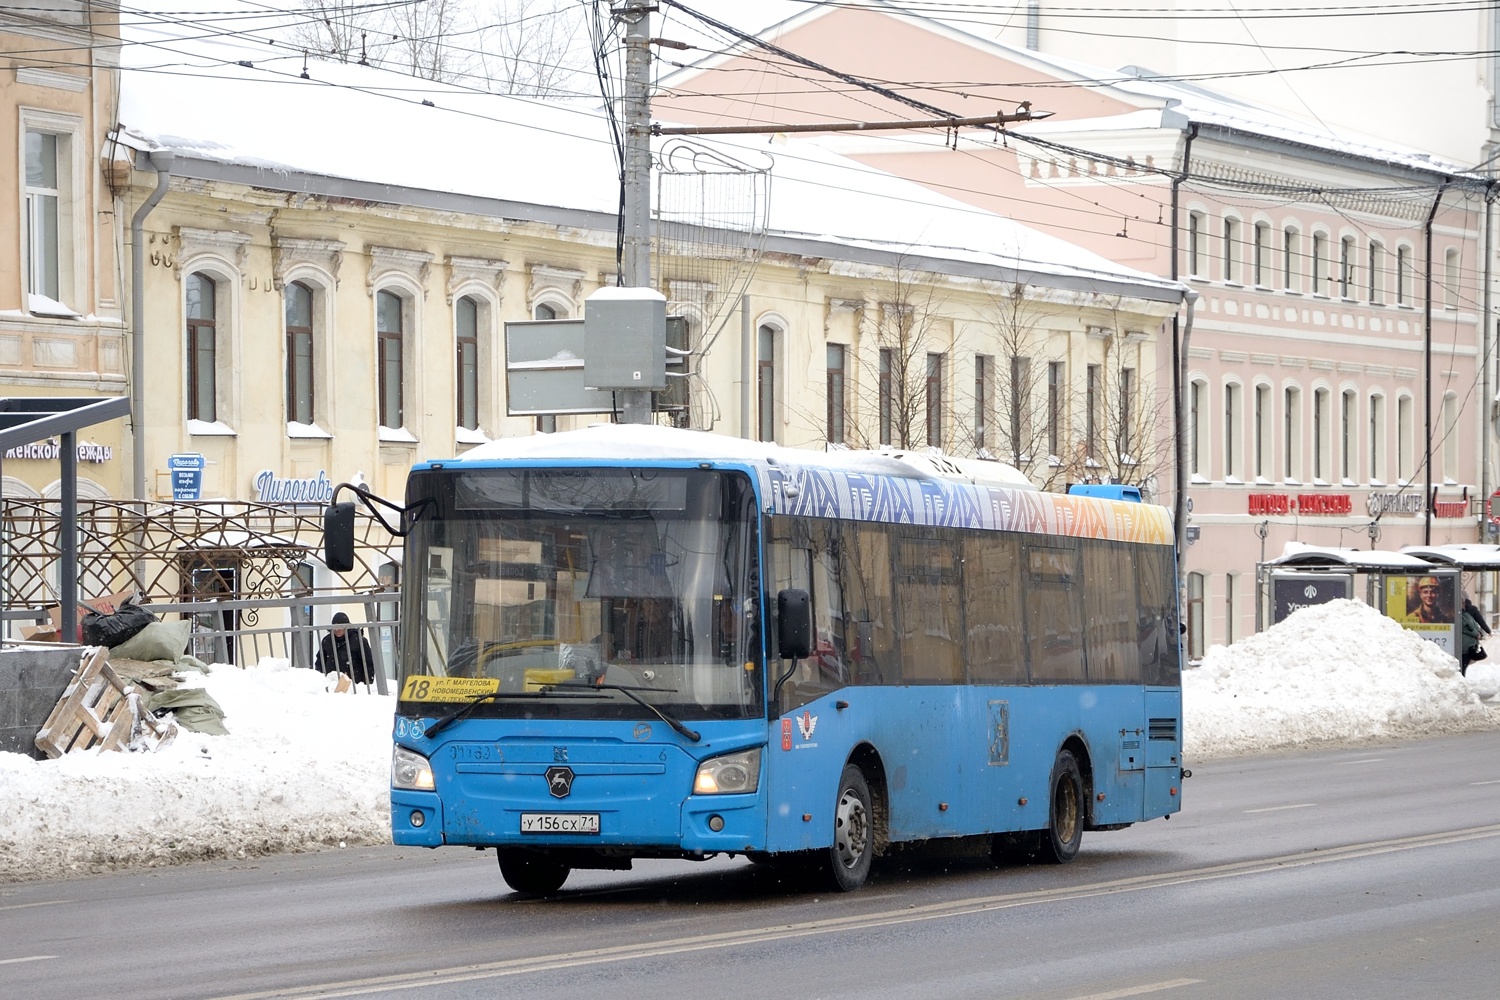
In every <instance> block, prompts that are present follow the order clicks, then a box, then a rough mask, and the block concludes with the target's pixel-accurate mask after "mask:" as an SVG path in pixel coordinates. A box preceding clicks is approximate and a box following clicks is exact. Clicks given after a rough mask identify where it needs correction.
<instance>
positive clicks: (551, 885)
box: [495, 847, 572, 896]
mask: <svg viewBox="0 0 1500 1000" xmlns="http://www.w3.org/2000/svg"><path fill="white" fill-rule="evenodd" d="M495 854H496V855H497V856H498V857H499V859H500V877H501V878H503V879H505V884H506V885H508V886H510V887H511V888H512V889H514V890H515V891H516V892H519V893H521V894H522V895H525V896H551V895H552V894H553V893H555V892H557V890H559V889H561V888H562V884H563V883H564V882H566V881H567V880H568V875H569V873H570V872H572V869H571V868H569V867H568V866H567V865H564V864H560V863H558V862H556V861H553V860H552V859H551V858H549V857H547V856H546V855H545V854H536V853H534V852H532V851H514V850H506V849H505V848H503V847H502V848H500V849H499V850H497V851H496V852H495Z"/></svg>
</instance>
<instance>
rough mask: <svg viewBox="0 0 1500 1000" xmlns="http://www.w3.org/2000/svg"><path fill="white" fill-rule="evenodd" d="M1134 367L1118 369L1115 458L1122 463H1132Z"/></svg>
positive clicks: (1133, 445) (1133, 440)
mask: <svg viewBox="0 0 1500 1000" xmlns="http://www.w3.org/2000/svg"><path fill="white" fill-rule="evenodd" d="M1135 416H1136V413H1135V369H1134V368H1121V369H1120V434H1119V440H1118V441H1116V442H1115V443H1116V445H1117V449H1116V452H1117V458H1118V460H1119V461H1120V462H1122V463H1128V464H1134V463H1135V456H1134V455H1133V451H1134V449H1135V435H1134V432H1133V428H1134V421H1135Z"/></svg>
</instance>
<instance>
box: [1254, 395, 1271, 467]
mask: <svg viewBox="0 0 1500 1000" xmlns="http://www.w3.org/2000/svg"><path fill="white" fill-rule="evenodd" d="M1254 419H1255V478H1256V481H1258V482H1269V481H1270V476H1271V471H1272V464H1273V462H1274V461H1275V460H1274V458H1273V457H1272V455H1271V447H1272V441H1274V440H1275V438H1274V436H1273V435H1274V431H1273V429H1272V425H1271V387H1270V386H1268V385H1265V384H1261V385H1257V386H1256V387H1255V417H1254Z"/></svg>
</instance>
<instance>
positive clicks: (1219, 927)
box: [0, 732, 1500, 1000]
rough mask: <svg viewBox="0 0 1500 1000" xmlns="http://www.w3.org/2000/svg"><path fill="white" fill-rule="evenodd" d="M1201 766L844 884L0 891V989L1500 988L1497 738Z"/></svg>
mask: <svg viewBox="0 0 1500 1000" xmlns="http://www.w3.org/2000/svg"><path fill="white" fill-rule="evenodd" d="M1193 770H1194V772H1195V773H1194V777H1193V778H1191V779H1190V780H1188V781H1187V782H1186V784H1185V787H1184V812H1183V813H1181V814H1179V815H1178V816H1177V817H1175V818H1173V819H1172V820H1170V821H1166V822H1163V821H1156V822H1153V823H1147V824H1143V825H1140V826H1137V827H1133V828H1131V829H1129V830H1125V831H1120V832H1115V833H1099V834H1087V835H1085V838H1084V850H1083V853H1082V854H1081V855H1080V856H1079V858H1078V860H1077V861H1075V862H1074V863H1073V864H1071V865H1068V866H1065V867H1062V868H1053V867H1046V866H1013V867H1002V868H996V867H994V866H992V865H990V864H989V863H988V862H987V861H985V860H983V859H981V858H979V857H977V856H975V855H974V853H973V852H968V853H965V852H964V851H963V850H946V851H938V850H926V851H922V852H909V853H906V854H904V855H902V856H900V857H897V858H893V859H888V860H886V861H884V862H882V863H878V865H877V868H876V871H875V873H874V876H873V878H872V880H871V882H870V884H869V885H868V886H867V887H866V889H865V890H864V891H862V892H859V893H855V894H852V895H842V896H840V895H831V894H820V893H815V892H809V891H807V889H806V887H805V886H801V885H796V884H787V883H783V882H782V881H779V880H778V879H777V878H776V877H775V876H774V875H773V874H772V873H770V872H768V871H766V870H763V869H760V868H756V867H754V866H751V865H749V864H747V863H746V862H744V861H743V860H738V859H735V860H730V859H715V860H712V861H709V862H706V863H702V864H693V863H690V862H664V861H661V862H644V863H639V864H637V866H636V869H635V870H634V871H632V872H575V873H574V874H573V876H572V877H571V878H570V879H569V882H568V884H567V887H566V891H565V892H564V893H563V895H562V896H560V897H559V898H557V899H553V900H529V899H522V898H520V897H517V896H514V895H512V894H511V893H510V892H509V891H508V890H507V889H506V887H505V885H504V883H503V882H501V880H500V876H499V872H498V871H497V869H496V866H495V861H494V855H493V852H489V853H479V852H473V851H462V850H458V849H450V850H440V851H435V852H431V851H420V850H411V849H398V848H394V847H386V848H368V849H359V850H347V851H337V852H326V853H320V854H311V855H299V856H290V857H278V858H265V859H259V860H254V861H249V862H234V863H231V862H220V863H209V864H197V865H191V866H184V867H180V868H173V869H165V870H154V871H148V872H139V873H129V874H117V875H109V876H97V877H87V878H76V879H66V880H57V881H48V882H34V883H21V884H11V885H0V997H15V998H26V1000H85V998H87V1000H93V998H118V1000H133V998H142V1000H145V998H152V1000H159V998H182V1000H230V998H233V1000H252V998H255V1000H260V998H271V997H281V998H288V1000H309V998H314V997H317V998H325V997H376V998H396V997H415V996H420V997H422V998H424V1000H427V998H439V1000H449V998H470V997H475V998H477V997H486V998H488V997H496V996H503V997H505V998H507V1000H528V998H537V1000H542V998H546V1000H557V998H566V997H571V996H586V997H591V998H607V1000H632V998H652V1000H662V998H675V997H694V998H696V997H713V998H715V1000H721V998H722V1000H741V998H743V1000H750V998H755V1000H766V998H768V997H771V998H774V997H794V998H797V1000H816V998H841V997H860V998H866V1000H868V998H885V997H890V998H896V997H900V998H926V997H942V998H945V1000H946V998H975V1000H978V998H984V1000H999V998H1010V997H1026V998H1034V1000H1113V998H1119V997H1137V996H1142V997H1162V998H1168V1000H1205V998H1214V1000H1222V998H1239V997H1246V998H1249V997H1254V998H1258V1000H1260V998H1275V997H1287V998H1292V997H1295V998H1298V1000H1302V998H1319V1000H1322V998H1329V1000H1338V998H1346V997H1347V998H1350V1000H1354V998H1358V1000H1378V998H1386V997H1403V998H1404V997H1421V998H1423V1000H1437V998H1441V1000H1449V998H1467V997H1473V998H1485V1000H1491V998H1494V997H1497V996H1500V732H1497V733H1479V734H1471V735H1465V736H1457V737H1443V738H1434V739H1429V740H1423V741H1416V742H1407V743H1400V744H1393V745H1383V746H1367V747H1362V748H1359V749H1352V750H1351V749H1345V750H1337V751H1324V752H1318V753H1303V754H1296V755H1278V756H1267V757H1258V758H1236V759H1226V760H1219V761H1209V762H1205V763H1201V764H1197V765H1194V766H1193Z"/></svg>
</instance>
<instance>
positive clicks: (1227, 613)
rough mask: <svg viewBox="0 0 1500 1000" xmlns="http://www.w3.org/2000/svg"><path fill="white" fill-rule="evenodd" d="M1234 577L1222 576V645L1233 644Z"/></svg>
mask: <svg viewBox="0 0 1500 1000" xmlns="http://www.w3.org/2000/svg"><path fill="white" fill-rule="evenodd" d="M1234 585H1235V575H1234V574H1233V573H1225V574H1224V645H1226V646H1227V645H1229V644H1230V643H1232V642H1234V614H1235V612H1234V599H1235V596H1236V595H1235V592H1234V591H1235V587H1234Z"/></svg>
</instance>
